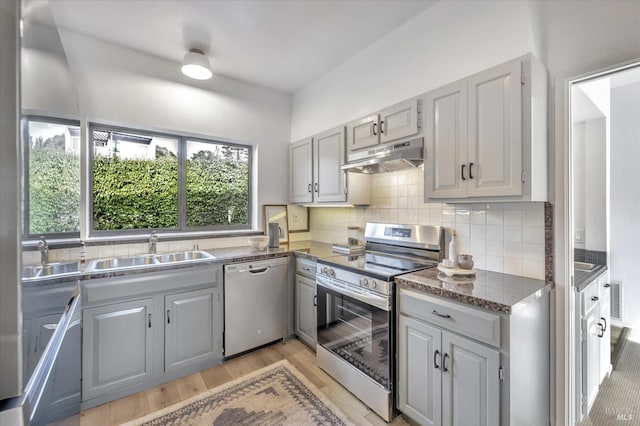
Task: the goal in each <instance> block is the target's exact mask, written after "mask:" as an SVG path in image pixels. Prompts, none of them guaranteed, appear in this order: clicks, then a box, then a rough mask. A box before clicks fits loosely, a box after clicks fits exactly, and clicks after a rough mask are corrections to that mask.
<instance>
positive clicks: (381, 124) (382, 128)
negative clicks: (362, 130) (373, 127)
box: [380, 121, 384, 134]
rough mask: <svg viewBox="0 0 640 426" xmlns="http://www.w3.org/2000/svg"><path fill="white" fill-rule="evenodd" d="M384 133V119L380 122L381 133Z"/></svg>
mask: <svg viewBox="0 0 640 426" xmlns="http://www.w3.org/2000/svg"><path fill="white" fill-rule="evenodd" d="M383 133H384V121H381V122H380V134H383Z"/></svg>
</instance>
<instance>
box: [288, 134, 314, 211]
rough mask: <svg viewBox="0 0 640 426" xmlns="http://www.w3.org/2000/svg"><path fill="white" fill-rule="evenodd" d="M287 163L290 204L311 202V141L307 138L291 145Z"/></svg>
mask: <svg viewBox="0 0 640 426" xmlns="http://www.w3.org/2000/svg"><path fill="white" fill-rule="evenodd" d="M289 162H290V163H289V172H290V176H289V178H290V179H291V181H290V182H289V188H290V189H291V194H290V198H291V202H292V203H311V202H313V140H312V139H311V138H307V139H304V140H301V141H299V142H295V143H292V144H291V146H290V147H289Z"/></svg>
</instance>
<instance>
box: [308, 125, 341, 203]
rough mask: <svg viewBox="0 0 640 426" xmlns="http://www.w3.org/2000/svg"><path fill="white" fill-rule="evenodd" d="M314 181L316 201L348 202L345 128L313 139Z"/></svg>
mask: <svg viewBox="0 0 640 426" xmlns="http://www.w3.org/2000/svg"><path fill="white" fill-rule="evenodd" d="M313 141H314V145H313V158H314V161H313V163H314V169H313V180H314V188H313V190H314V193H315V196H314V198H315V201H317V202H319V203H322V202H342V201H346V200H347V191H346V186H345V185H346V182H345V172H344V171H343V170H342V169H341V168H340V167H341V166H342V165H343V164H344V126H338V127H336V128H333V129H331V130H327V131H326V132H322V133H320V134H318V135H316V136H314V137H313Z"/></svg>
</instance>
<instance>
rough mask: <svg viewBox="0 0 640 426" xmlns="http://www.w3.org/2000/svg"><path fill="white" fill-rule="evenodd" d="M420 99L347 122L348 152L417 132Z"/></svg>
mask: <svg viewBox="0 0 640 426" xmlns="http://www.w3.org/2000/svg"><path fill="white" fill-rule="evenodd" d="M420 114H421V105H420V99H410V100H408V101H404V102H401V103H399V104H396V105H393V106H390V107H388V108H385V109H383V110H382V111H380V112H377V113H375V114H370V115H368V116H366V117H363V118H359V119H357V120H354V121H351V122H349V123H347V149H348V150H349V152H351V151H357V150H360V149H363V148H368V147H372V146H375V145H377V144H379V143H386V142H391V141H394V140H397V139H401V138H404V137H408V136H413V135H416V134H418V132H419V131H420V127H421V122H420Z"/></svg>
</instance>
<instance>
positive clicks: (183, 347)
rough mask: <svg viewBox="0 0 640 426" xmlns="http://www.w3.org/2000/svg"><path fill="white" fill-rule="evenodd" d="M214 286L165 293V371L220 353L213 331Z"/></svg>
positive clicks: (219, 345)
mask: <svg viewBox="0 0 640 426" xmlns="http://www.w3.org/2000/svg"><path fill="white" fill-rule="evenodd" d="M214 290H216V289H214V288H208V289H204V290H196V291H189V292H183V293H178V294H171V295H169V296H165V316H166V317H165V341H164V346H165V356H164V362H165V372H169V371H173V370H176V369H179V368H182V367H184V366H185V365H187V364H191V363H194V362H198V361H203V360H206V359H214V358H216V357H220V356H221V354H222V349H221V344H222V342H221V341H220V340H219V339H218V337H217V336H216V333H215V325H216V318H215V317H214V314H215V309H216V308H218V309H222V306H219V307H218V306H217V305H218V302H217V300H216V301H215V302H214V298H215V299H217V296H216V295H215V294H214V293H215V291H214Z"/></svg>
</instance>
